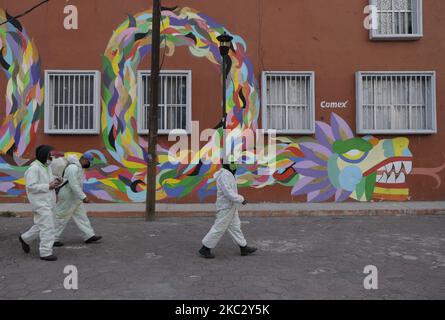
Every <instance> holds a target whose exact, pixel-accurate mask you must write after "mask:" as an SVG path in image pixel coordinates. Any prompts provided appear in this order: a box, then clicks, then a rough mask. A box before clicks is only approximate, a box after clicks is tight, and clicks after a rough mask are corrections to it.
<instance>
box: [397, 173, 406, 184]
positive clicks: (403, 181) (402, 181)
mask: <svg viewBox="0 0 445 320" xmlns="http://www.w3.org/2000/svg"><path fill="white" fill-rule="evenodd" d="M405 180H406V176H405V174H404V173H403V172H402V173H401V174H400V175H399V176H398V177H397V180H396V183H405Z"/></svg>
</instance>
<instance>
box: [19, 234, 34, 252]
mask: <svg viewBox="0 0 445 320" xmlns="http://www.w3.org/2000/svg"><path fill="white" fill-rule="evenodd" d="M19 241H20V243H21V244H22V249H23V251H25V253H29V251H31V248H30V247H29V245H28V244H27V243H26V242H25V241H24V240H23V239H22V236H20V237H19Z"/></svg>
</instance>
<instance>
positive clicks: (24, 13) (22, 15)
mask: <svg viewBox="0 0 445 320" xmlns="http://www.w3.org/2000/svg"><path fill="white" fill-rule="evenodd" d="M49 1H50V0H44V1H42V2H40V3H39V4H37V5H35V6H34V7H32V8H30V9H28V10H26V11H25V12H23V13H21V14H19V15H17V16H15V17H11V18H9V19H8V20H6V21H3V22H2V23H0V26H2V25H4V24H7V23H9V22H12V21H14V20H17V19H18V18H22V17H24V16H26V15H27V14H28V13H31V12H32V11H34V10H35V9H37V8H38V7H40V6H42V5H44V4H45V3H47V2H49Z"/></svg>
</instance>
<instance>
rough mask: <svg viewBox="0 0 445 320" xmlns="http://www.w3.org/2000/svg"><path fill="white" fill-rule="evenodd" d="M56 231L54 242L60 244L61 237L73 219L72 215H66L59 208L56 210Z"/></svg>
mask: <svg viewBox="0 0 445 320" xmlns="http://www.w3.org/2000/svg"><path fill="white" fill-rule="evenodd" d="M55 211H56V213H55V216H56V218H55V230H54V241H55V242H60V237H61V236H62V233H63V231H64V230H65V228H66V226H67V224H68V222H69V221H70V219H71V216H72V214H65V213H63V212H61V211H60V210H59V209H58V208H57V207H56V209H55Z"/></svg>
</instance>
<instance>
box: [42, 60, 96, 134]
mask: <svg viewBox="0 0 445 320" xmlns="http://www.w3.org/2000/svg"><path fill="white" fill-rule="evenodd" d="M74 74H83V75H87V74H89V75H93V76H94V81H93V82H94V89H93V94H94V108H95V110H94V113H93V114H94V117H95V119H94V121H93V124H94V129H91V130H90V129H51V128H50V121H51V119H50V97H51V95H50V94H51V92H50V87H51V86H50V76H51V75H62V76H64V75H65V76H69V75H74ZM101 80H102V79H101V73H100V71H98V70H62V69H61V70H56V69H48V70H45V97H44V104H45V105H44V123H45V130H44V131H45V134H51V135H98V134H100V129H101V128H100V112H101V105H100V101H101V90H100V88H101Z"/></svg>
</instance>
